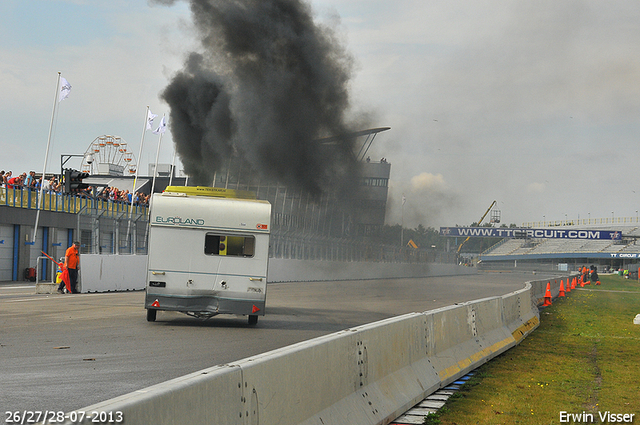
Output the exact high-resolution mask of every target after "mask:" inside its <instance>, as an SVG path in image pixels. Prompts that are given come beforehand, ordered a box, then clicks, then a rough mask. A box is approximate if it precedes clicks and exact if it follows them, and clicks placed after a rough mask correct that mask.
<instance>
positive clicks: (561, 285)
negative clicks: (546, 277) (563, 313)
mask: <svg viewBox="0 0 640 425" xmlns="http://www.w3.org/2000/svg"><path fill="white" fill-rule="evenodd" d="M567 282H568V281H567ZM567 286H569V285H567ZM558 296H559V297H564V282H563V281H562V280H560V293H559V294H558Z"/></svg>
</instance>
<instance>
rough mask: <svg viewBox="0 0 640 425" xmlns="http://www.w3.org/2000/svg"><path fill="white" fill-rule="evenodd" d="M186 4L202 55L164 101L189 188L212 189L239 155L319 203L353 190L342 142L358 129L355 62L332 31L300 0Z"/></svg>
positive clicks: (350, 161)
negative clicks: (352, 115) (352, 117)
mask: <svg viewBox="0 0 640 425" xmlns="http://www.w3.org/2000/svg"><path fill="white" fill-rule="evenodd" d="M155 3H160V4H165V5H170V4H173V3H174V1H169V0H155ZM189 4H190V7H191V12H192V16H193V21H194V25H195V29H196V31H197V33H198V35H199V38H200V42H201V45H202V51H201V52H197V53H196V52H192V53H190V54H189V55H188V58H187V59H186V62H185V66H184V69H183V70H182V71H180V72H179V73H177V75H175V77H174V78H173V80H172V81H171V83H170V84H169V85H168V86H167V87H166V89H165V90H164V91H163V93H162V94H161V98H162V99H164V100H165V101H166V102H167V103H168V104H169V106H170V108H171V112H170V119H169V125H170V126H171V132H172V135H173V139H174V142H175V144H176V149H177V152H178V154H179V156H180V158H181V160H182V163H183V165H184V166H185V172H186V173H187V174H188V175H189V176H190V177H191V178H192V179H193V180H192V181H194V182H195V183H197V184H206V185H209V184H211V182H212V180H213V176H214V173H215V172H216V171H219V170H220V168H221V167H222V166H224V165H225V164H226V163H227V162H226V161H228V160H229V158H230V157H231V156H232V155H234V156H239V157H241V158H242V160H243V161H244V162H245V163H248V164H250V166H251V168H252V169H253V170H252V172H254V173H255V172H257V173H259V174H260V176H262V177H264V178H268V179H275V180H277V181H278V182H280V183H283V184H286V185H290V186H294V187H297V188H300V189H303V190H305V191H306V192H308V193H309V194H311V195H315V196H318V195H320V194H322V193H326V192H329V191H334V190H337V191H338V192H340V191H342V192H345V188H344V183H345V182H353V183H357V175H358V174H357V173H358V162H357V161H356V158H355V156H354V154H353V143H354V140H353V139H351V138H349V137H340V136H341V135H346V134H349V133H351V132H353V131H355V130H359V129H360V128H355V127H354V126H353V124H351V123H350V122H349V120H348V118H347V113H348V110H349V107H350V104H349V93H348V84H349V80H350V78H351V72H352V60H351V57H350V56H349V55H348V54H347V52H346V50H345V49H344V48H343V46H342V45H341V43H340V42H339V40H338V38H337V36H336V33H335V31H334V30H333V29H332V28H331V27H329V26H322V25H319V24H316V23H315V22H314V20H313V16H312V11H311V7H310V5H309V4H307V3H305V2H303V1H301V0H234V1H232V0H190V1H189ZM335 136H338V137H335ZM324 137H333V138H332V139H331V142H326V141H325V142H322V141H320V140H319V139H322V138H324ZM342 194H343V195H345V193H342Z"/></svg>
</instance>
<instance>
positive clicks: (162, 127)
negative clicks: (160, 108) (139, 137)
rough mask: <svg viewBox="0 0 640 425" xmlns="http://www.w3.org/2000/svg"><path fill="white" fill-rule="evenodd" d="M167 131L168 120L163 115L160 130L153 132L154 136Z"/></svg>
mask: <svg viewBox="0 0 640 425" xmlns="http://www.w3.org/2000/svg"><path fill="white" fill-rule="evenodd" d="M165 131H167V120H166V119H165V118H164V115H163V116H162V119H161V120H160V125H159V126H158V128H156V129H155V130H153V134H162V133H164V132H165Z"/></svg>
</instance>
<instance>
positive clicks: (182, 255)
mask: <svg viewBox="0 0 640 425" xmlns="http://www.w3.org/2000/svg"><path fill="white" fill-rule="evenodd" d="M238 196H247V192H238V191H232V190H225V189H219V188H215V187H179V186H169V187H167V189H166V190H165V192H164V193H162V194H154V195H153V199H152V201H151V212H150V215H149V222H150V225H149V256H148V257H149V262H148V267H147V293H146V296H145V303H144V304H145V305H144V306H145V308H146V309H147V320H148V321H150V322H153V321H155V320H156V314H157V312H158V310H172V311H180V312H183V313H186V314H188V315H190V316H194V317H200V318H210V317H212V316H215V315H217V314H236V315H246V316H248V317H249V319H248V320H249V324H251V325H255V324H256V323H257V322H258V316H263V315H264V310H265V301H266V295H267V264H268V259H269V229H270V228H271V221H270V220H271V205H270V204H269V202H267V201H258V200H255V199H239V198H238Z"/></svg>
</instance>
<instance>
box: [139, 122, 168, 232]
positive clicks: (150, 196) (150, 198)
mask: <svg viewBox="0 0 640 425" xmlns="http://www.w3.org/2000/svg"><path fill="white" fill-rule="evenodd" d="M164 125H166V124H165V119H164V114H162V120H160V126H159V127H158V129H157V130H156V131H157V132H158V134H159V135H160V137H159V138H158V149H157V150H156V163H155V165H154V167H153V180H152V182H151V194H150V195H149V208H151V202H152V201H153V191H154V190H155V187H156V176H157V175H158V158H159V157H160V145H161V144H162V134H163V133H164V132H165V130H164V129H163V126H164ZM149 221H151V218H149ZM148 232H149V226H147V230H146V232H145V235H144V237H145V240H147V234H148Z"/></svg>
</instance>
